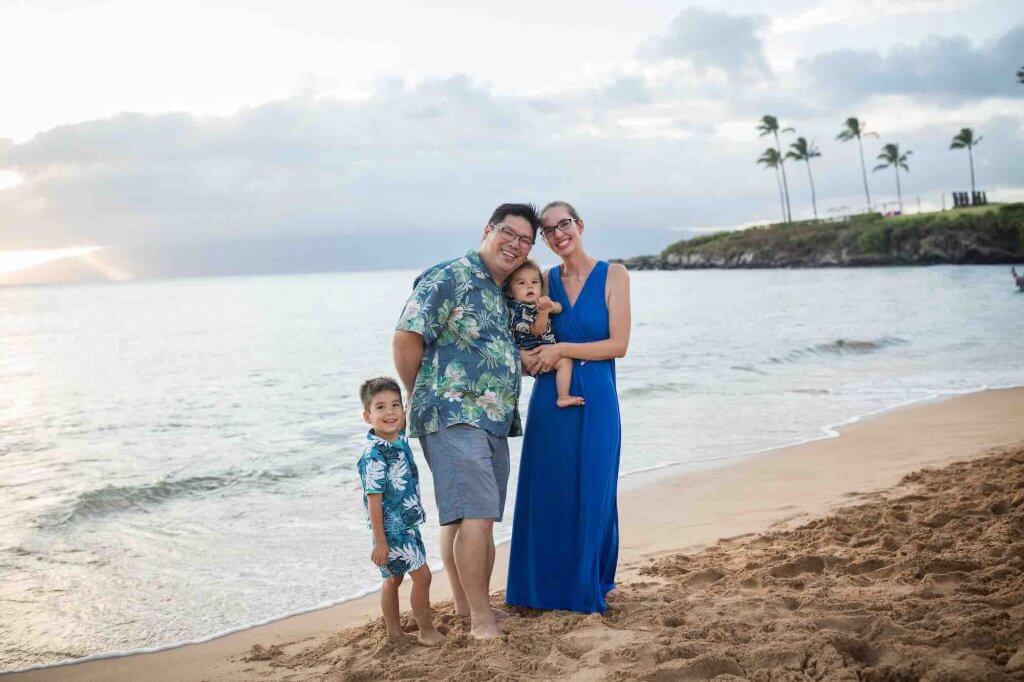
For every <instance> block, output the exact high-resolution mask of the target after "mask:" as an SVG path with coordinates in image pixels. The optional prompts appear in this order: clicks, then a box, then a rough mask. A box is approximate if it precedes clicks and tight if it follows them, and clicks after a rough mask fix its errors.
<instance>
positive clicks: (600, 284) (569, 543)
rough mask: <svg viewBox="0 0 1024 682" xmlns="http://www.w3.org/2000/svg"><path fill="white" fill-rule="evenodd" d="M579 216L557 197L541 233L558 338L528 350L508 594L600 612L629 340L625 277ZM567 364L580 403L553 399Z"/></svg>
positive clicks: (538, 604)
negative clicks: (593, 244)
mask: <svg viewBox="0 0 1024 682" xmlns="http://www.w3.org/2000/svg"><path fill="white" fill-rule="evenodd" d="M583 229H584V225H583V220H582V219H580V217H579V214H578V213H577V212H576V209H574V208H573V207H572V206H570V205H569V204H567V203H565V202H562V201H556V202H552V203H550V204H548V205H547V206H545V207H544V210H543V211H541V235H542V236H543V238H544V241H545V242H546V243H547V245H548V248H550V249H551V250H552V251H554V252H555V254H556V255H558V256H559V257H560V258H561V259H562V263H561V265H559V266H557V267H555V268H552V269H551V270H550V271H549V272H548V273H547V274H546V275H545V285H546V288H547V291H548V294H549V295H550V297H551V299H552V300H554V301H557V302H559V303H561V304H562V313H561V314H559V315H555V316H554V317H553V318H552V324H553V325H554V331H555V337H556V338H557V339H558V343H555V344H551V345H545V346H540V347H538V348H537V349H535V350H534V351H530V354H532V357H530V356H529V355H527V356H526V357H525V358H524V362H525V364H526V367H527V369H528V371H530V372H531V373H533V374H537V381H536V383H535V384H534V387H533V395H531V396H530V412H529V418H528V420H527V423H526V433H525V437H524V439H523V455H522V459H521V462H520V468H519V490H518V493H517V497H516V509H515V520H514V522H513V526H512V550H511V557H510V559H509V571H508V590H507V592H506V601H508V603H509V604H512V605H515V606H528V607H532V608H537V609H569V610H572V611H581V612H584V613H593V612H603V611H604V610H605V609H606V608H607V607H608V605H607V603H606V602H605V594H606V593H607V592H608V591H609V590H611V589H613V588H614V587H615V565H616V562H617V561H618V552H619V535H618V509H617V507H616V486H617V483H618V476H619V450H620V444H621V422H620V419H619V399H618V394H617V393H616V390H615V358H621V357H623V356H624V355H625V354H626V348H627V346H628V345H629V327H630V307H629V275H628V273H627V272H626V268H624V267H623V266H622V265H609V264H608V263H606V262H605V261H597V260H595V259H594V258H592V257H591V256H590V255H588V254H587V252H586V250H585V249H584V248H583ZM564 357H569V358H572V359H573V360H574V362H573V375H572V391H571V393H572V394H573V395H578V396H582V397H583V398H584V400H585V401H586V404H585V405H583V406H581V407H566V408H559V407H556V406H555V399H556V391H555V375H554V373H552V372H551V371H550V370H551V368H553V367H554V366H555V364H556V363H557V362H558V361H559V360H560V359H561V358H564Z"/></svg>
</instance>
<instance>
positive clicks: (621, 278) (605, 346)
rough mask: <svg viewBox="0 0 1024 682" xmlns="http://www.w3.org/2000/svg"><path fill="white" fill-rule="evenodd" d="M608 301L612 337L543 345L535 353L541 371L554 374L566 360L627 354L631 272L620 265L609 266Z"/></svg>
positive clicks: (605, 357) (610, 357) (617, 356)
mask: <svg viewBox="0 0 1024 682" xmlns="http://www.w3.org/2000/svg"><path fill="white" fill-rule="evenodd" d="M605 300H606V302H607V304H608V338H607V339H605V340H604V341H592V342H590V343H563V342H559V343H555V344H551V345H547V346H540V347H538V348H537V349H536V351H535V359H536V360H537V361H538V371H540V372H549V371H551V370H552V369H554V367H555V365H556V364H557V363H558V361H559V360H561V359H562V358H574V359H576V360H610V359H612V358H621V357H624V356H625V355H626V351H627V350H628V349H629V330H630V327H631V314H632V311H631V309H630V305H629V272H628V271H627V270H626V268H625V266H623V265H621V264H619V263H613V264H612V265H609V266H608V285H607V288H606V291H605Z"/></svg>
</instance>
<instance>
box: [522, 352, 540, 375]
mask: <svg viewBox="0 0 1024 682" xmlns="http://www.w3.org/2000/svg"><path fill="white" fill-rule="evenodd" d="M519 359H520V360H521V361H522V363H523V374H529V375H530V376H531V377H535V376H537V368H538V367H539V365H538V364H537V349H536V348H534V349H533V350H521V351H519Z"/></svg>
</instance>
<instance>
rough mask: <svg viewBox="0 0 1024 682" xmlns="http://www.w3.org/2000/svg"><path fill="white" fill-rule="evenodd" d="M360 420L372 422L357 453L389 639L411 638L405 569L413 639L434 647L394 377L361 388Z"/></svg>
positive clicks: (415, 480) (437, 636)
mask: <svg viewBox="0 0 1024 682" xmlns="http://www.w3.org/2000/svg"><path fill="white" fill-rule="evenodd" d="M359 397H360V399H361V400H362V402H363V419H364V420H365V421H366V423H367V424H369V425H370V426H371V427H373V428H371V429H370V432H369V433H368V434H367V435H366V446H365V447H364V448H363V454H362V456H361V457H360V458H359V464H358V470H359V478H360V480H361V481H362V484H363V506H364V509H365V511H366V524H367V525H368V526H369V527H370V529H371V530H372V531H373V551H372V552H371V553H370V560H371V561H372V562H373V563H375V564H376V565H377V566H378V567H379V568H380V575H381V578H383V580H384V584H383V585H382V586H381V590H380V606H381V611H383V613H384V624H385V626H386V627H387V631H388V639H389V640H391V641H392V642H403V641H406V640H409V639H412V635H407V634H406V633H405V632H403V631H402V622H401V619H400V617H399V614H398V586H399V585H401V584H402V578H404V577H405V574H406V573H408V574H409V575H410V576H411V577H412V594H411V595H410V597H409V600H410V601H411V602H412V613H413V616H414V617H415V618H416V624H417V625H418V626H419V634H418V636H417V637H416V639H418V640H419V643H420V644H423V645H426V646H434V645H437V644H440V643H441V642H442V641H444V635H442V634H441V633H440V632H438V631H437V630H436V629H435V628H434V622H433V620H432V619H431V617H430V567H429V566H428V565H427V558H426V551H425V550H424V548H423V538H422V537H421V536H420V528H419V526H420V524H421V523H423V522H424V521H425V520H426V514H425V513H424V511H423V506H422V505H421V504H420V480H419V473H418V472H417V470H416V462H415V460H413V457H412V450H411V449H409V441H407V440H406V438H405V431H404V429H405V409H404V407H403V406H402V391H401V389H400V388H399V387H398V384H397V383H396V382H395V380H394V379H391V378H389V377H378V378H376V379H370V380H369V381H366V382H365V383H363V385H362V386H361V387H360V388H359Z"/></svg>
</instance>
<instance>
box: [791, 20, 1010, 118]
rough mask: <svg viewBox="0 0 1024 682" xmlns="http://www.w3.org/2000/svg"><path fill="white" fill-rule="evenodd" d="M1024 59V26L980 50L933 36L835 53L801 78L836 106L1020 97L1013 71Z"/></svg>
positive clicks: (810, 65) (802, 71) (815, 61)
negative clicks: (886, 98)
mask: <svg viewBox="0 0 1024 682" xmlns="http://www.w3.org/2000/svg"><path fill="white" fill-rule="evenodd" d="M1021 55H1024V24H1020V25H1017V26H1016V27H1014V28H1012V29H1010V30H1009V31H1008V32H1007V33H1005V34H1004V35H1003V36H1001V37H1000V38H998V39H997V40H995V41H993V42H991V43H989V44H987V45H981V46H976V45H974V44H972V43H971V42H970V41H969V40H968V39H967V38H965V37H964V36H932V37H931V38H929V39H927V40H925V41H924V42H922V43H921V44H919V45H914V46H911V45H900V46H897V47H894V48H891V49H890V50H888V51H887V52H885V53H881V52H878V51H874V50H835V51H831V52H826V53H823V54H820V55H818V56H816V57H814V58H812V59H810V60H805V61H803V62H801V63H800V64H799V65H798V67H797V79H798V80H801V81H803V82H804V83H806V85H807V87H808V89H810V90H812V91H822V92H824V93H826V94H828V95H829V97H830V99H831V100H833V101H836V100H841V101H850V100H854V99H857V98H861V97H866V96H871V95H890V94H914V95H925V96H929V97H934V98H940V99H944V100H961V101H962V100H964V99H968V98H978V97H1014V96H1016V97H1020V96H1021V94H1022V93H1021V92H1020V90H1021V87H1020V85H1019V84H1018V83H1016V82H1015V78H1014V75H1013V74H1014V71H1015V69H1016V68H1018V67H1019V64H1018V62H1019V61H1020V60H1021Z"/></svg>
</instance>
